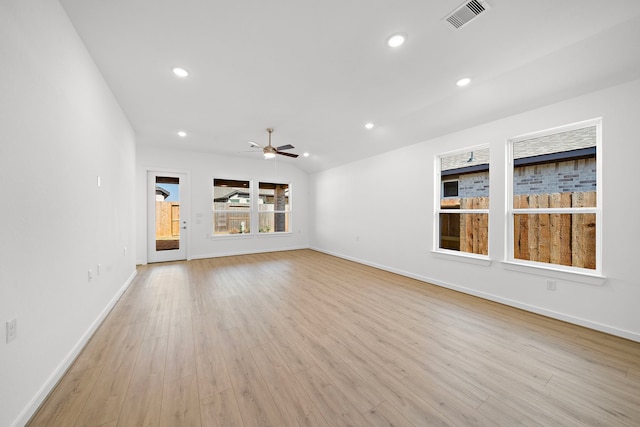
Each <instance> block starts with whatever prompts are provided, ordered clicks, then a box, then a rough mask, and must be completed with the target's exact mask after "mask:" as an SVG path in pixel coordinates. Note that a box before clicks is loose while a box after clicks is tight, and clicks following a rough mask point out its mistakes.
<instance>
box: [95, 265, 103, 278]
mask: <svg viewBox="0 0 640 427" xmlns="http://www.w3.org/2000/svg"><path fill="white" fill-rule="evenodd" d="M101 268H102V265H101V264H98V267H97V268H96V273H97V274H98V276H99V275H100V269H101Z"/></svg>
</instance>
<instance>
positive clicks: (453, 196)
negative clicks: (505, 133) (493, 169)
mask: <svg viewBox="0 0 640 427" xmlns="http://www.w3.org/2000/svg"><path fill="white" fill-rule="evenodd" d="M440 174H441V175H440V181H441V183H442V186H441V191H440V208H441V209H474V208H475V209H488V208H489V149H488V148H483V149H481V150H475V151H469V152H466V153H461V154H452V155H449V156H443V157H441V158H440ZM476 199H477V200H481V199H483V201H482V202H480V203H481V204H482V207H480V206H473V205H474V202H473V200H476ZM465 200H466V201H465ZM463 205H465V206H466V207H465V206H463Z"/></svg>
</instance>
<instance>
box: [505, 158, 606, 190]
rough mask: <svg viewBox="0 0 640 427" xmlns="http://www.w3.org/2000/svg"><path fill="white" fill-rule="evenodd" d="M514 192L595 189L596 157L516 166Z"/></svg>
mask: <svg viewBox="0 0 640 427" xmlns="http://www.w3.org/2000/svg"><path fill="white" fill-rule="evenodd" d="M513 188H514V194H549V193H567V192H574V191H596V159H595V158H590V159H579V160H567V161H564V162H558V163H546V164H541V165H531V166H522V167H518V168H516V170H515V173H514V176H513Z"/></svg>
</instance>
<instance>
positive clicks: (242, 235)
mask: <svg viewBox="0 0 640 427" xmlns="http://www.w3.org/2000/svg"><path fill="white" fill-rule="evenodd" d="M208 237H209V239H211V240H218V239H220V240H226V239H252V238H253V237H255V234H251V233H238V234H209V236H208Z"/></svg>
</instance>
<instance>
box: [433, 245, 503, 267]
mask: <svg viewBox="0 0 640 427" xmlns="http://www.w3.org/2000/svg"><path fill="white" fill-rule="evenodd" d="M431 253H432V254H433V255H434V256H435V257H437V258H442V259H447V260H449V261H458V262H466V263H468V264H474V265H480V266H483V267H488V266H489V265H491V259H490V258H489V257H488V256H485V255H475V254H470V253H467V252H458V251H448V250H443V249H439V250H434V251H431Z"/></svg>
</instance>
